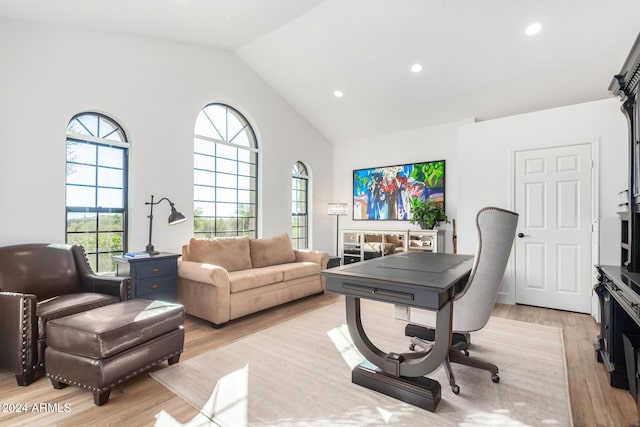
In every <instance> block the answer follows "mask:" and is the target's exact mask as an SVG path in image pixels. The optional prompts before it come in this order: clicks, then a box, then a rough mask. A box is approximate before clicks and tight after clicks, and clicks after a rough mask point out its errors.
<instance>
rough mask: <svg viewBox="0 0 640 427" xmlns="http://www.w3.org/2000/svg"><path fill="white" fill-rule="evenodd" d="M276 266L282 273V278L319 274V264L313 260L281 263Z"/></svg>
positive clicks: (288, 278)
mask: <svg viewBox="0 0 640 427" xmlns="http://www.w3.org/2000/svg"><path fill="white" fill-rule="evenodd" d="M278 267H279V268H280V270H281V271H282V274H283V278H282V280H293V279H299V278H300V277H307V276H313V275H314V274H320V264H317V263H315V262H294V263H291V264H282V265H279V266H278Z"/></svg>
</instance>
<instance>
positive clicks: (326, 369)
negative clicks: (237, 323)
mask: <svg viewBox="0 0 640 427" xmlns="http://www.w3.org/2000/svg"><path fill="white" fill-rule="evenodd" d="M362 319H363V324H364V328H365V330H366V332H367V334H368V336H369V338H371V341H372V342H373V343H374V344H376V345H377V346H378V347H379V348H381V349H382V350H384V351H396V352H406V351H408V344H409V341H408V339H407V338H406V337H404V333H403V331H404V325H405V322H403V321H400V320H397V319H394V318H393V307H392V306H391V305H389V304H383V303H377V302H374V301H362ZM471 340H472V347H471V348H470V351H471V353H472V355H473V356H475V357H479V358H483V359H486V360H489V361H491V362H493V363H496V364H497V365H498V367H499V368H500V383H498V384H495V383H493V382H492V381H491V377H490V374H489V373H488V372H486V371H481V370H478V369H473V368H470V367H465V366H461V365H456V364H454V365H452V366H453V370H454V373H455V375H456V380H457V383H458V385H459V386H460V394H458V395H455V394H453V392H452V391H451V389H450V388H449V386H448V381H447V379H446V376H445V373H444V370H443V369H442V368H438V369H437V370H436V371H434V372H432V373H431V374H429V377H430V378H433V379H436V380H438V381H439V382H440V384H441V386H442V400H441V402H440V404H439V406H438V408H437V410H436V412H435V413H431V412H428V411H426V410H423V409H420V408H417V407H415V406H412V405H410V404H407V403H404V402H401V401H399V400H396V399H394V398H391V397H388V396H385V395H383V394H380V393H377V392H374V391H371V390H369V389H366V388H363V387H360V386H358V385H355V384H352V383H351V368H352V367H353V366H355V365H356V364H357V363H359V362H360V361H362V356H361V355H360V354H359V353H358V351H357V350H356V349H355V347H353V345H352V343H351V340H350V338H349V334H348V331H347V328H346V325H345V307H344V303H342V302H339V303H335V304H332V305H329V306H326V307H323V308H320V309H318V310H316V311H313V312H310V313H307V314H305V315H303V316H300V317H297V318H295V319H292V320H289V321H287V322H285V323H282V324H279V325H276V326H273V327H271V328H269V329H266V330H264V331H261V332H258V333H255V334H252V335H249V336H247V337H245V338H242V339H240V340H238V341H235V342H233V343H230V344H228V345H226V346H223V347H221V348H218V349H215V350H211V351H209V352H207V353H204V354H202V355H199V356H197V357H194V358H192V359H189V360H186V361H183V362H180V363H179V364H177V365H173V366H170V367H167V368H165V369H161V370H158V371H155V372H153V373H152V374H151V375H152V377H153V378H154V379H156V380H157V381H159V382H160V383H161V384H163V385H164V386H165V387H167V388H168V389H169V390H171V391H172V392H174V393H175V394H177V395H178V396H180V397H181V398H183V399H184V400H186V401H187V402H189V403H190V404H191V405H192V406H194V407H195V408H196V409H198V410H199V411H200V413H201V415H199V416H200V417H202V416H204V417H206V418H208V419H210V420H212V421H213V422H214V423H216V424H218V425H221V426H225V427H226V426H229V427H239V426H249V425H251V426H380V425H394V426H419V425H425V426H427V425H429V426H465V427H468V426H489V425H490V426H496V425H499V426H550V425H557V426H570V425H572V421H571V409H570V404H569V396H568V389H567V380H566V366H565V358H564V350H563V344H562V330H561V329H559V328H552V327H547V326H540V325H535V324H530V323H525V322H516V321H511V320H506V319H501V318H491V320H490V321H489V324H488V325H487V326H486V327H485V328H484V329H482V330H481V331H478V332H475V333H473V334H472V339H471Z"/></svg>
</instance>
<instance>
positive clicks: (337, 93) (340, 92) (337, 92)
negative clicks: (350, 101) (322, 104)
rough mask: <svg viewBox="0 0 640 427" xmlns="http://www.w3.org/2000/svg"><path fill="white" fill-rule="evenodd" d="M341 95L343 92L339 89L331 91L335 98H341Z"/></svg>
mask: <svg viewBox="0 0 640 427" xmlns="http://www.w3.org/2000/svg"><path fill="white" fill-rule="evenodd" d="M342 95H344V94H343V93H342V91H341V90H334V91H333V96H335V97H336V98H342Z"/></svg>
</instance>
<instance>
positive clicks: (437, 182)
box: [352, 160, 445, 221]
mask: <svg viewBox="0 0 640 427" xmlns="http://www.w3.org/2000/svg"><path fill="white" fill-rule="evenodd" d="M413 198H418V199H421V200H424V201H427V200H431V201H434V202H436V203H438V204H441V205H442V207H443V208H444V207H445V161H444V160H436V161H427V162H418V163H407V164H403V165H393V166H379V167H373V168H367V169H356V170H354V171H353V210H352V212H353V219H354V220H376V221H379V220H383V221H384V220H394V221H408V220H410V219H411V199H413Z"/></svg>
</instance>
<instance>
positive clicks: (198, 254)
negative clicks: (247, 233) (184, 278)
mask: <svg viewBox="0 0 640 427" xmlns="http://www.w3.org/2000/svg"><path fill="white" fill-rule="evenodd" d="M189 258H190V261H195V262H203V263H206V264H215V265H219V266H220V267H222V268H224V269H225V270H227V271H238V270H248V269H250V268H251V255H250V252H249V238H247V237H218V238H215V239H195V238H192V239H191V241H190V242H189Z"/></svg>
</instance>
